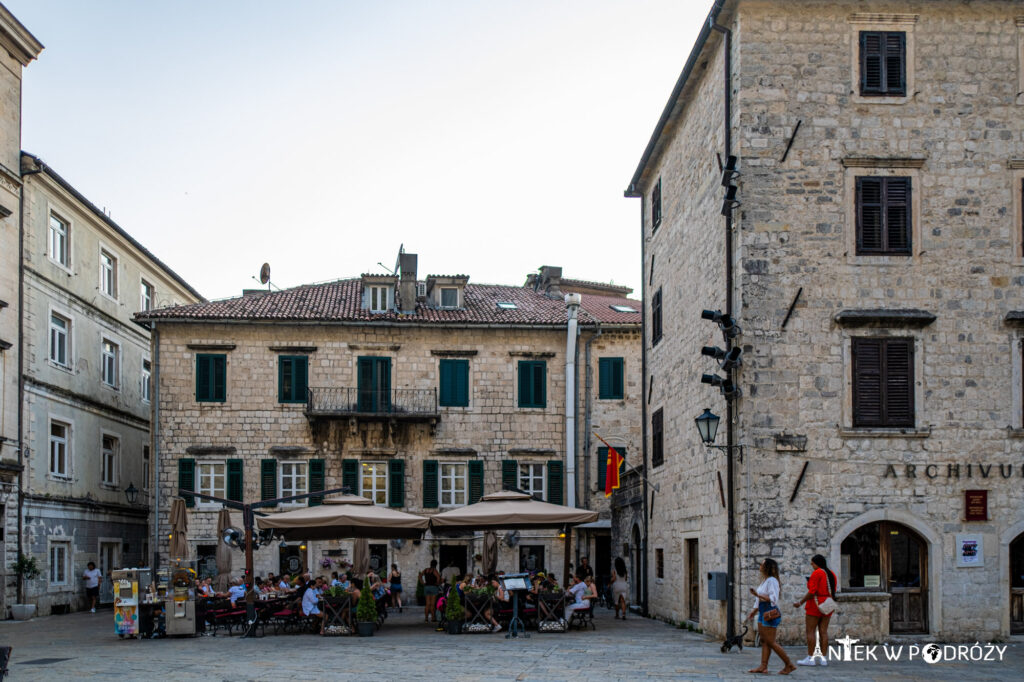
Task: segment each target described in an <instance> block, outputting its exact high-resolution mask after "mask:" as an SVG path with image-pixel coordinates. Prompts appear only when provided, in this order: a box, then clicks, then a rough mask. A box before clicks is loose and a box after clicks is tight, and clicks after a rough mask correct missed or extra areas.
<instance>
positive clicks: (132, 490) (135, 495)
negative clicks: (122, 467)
mask: <svg viewBox="0 0 1024 682" xmlns="http://www.w3.org/2000/svg"><path fill="white" fill-rule="evenodd" d="M124 496H125V497H127V498H128V504H135V501H136V500H138V499H139V491H138V489H137V488H136V487H135V484H134V483H129V484H128V487H127V488H125V489H124Z"/></svg>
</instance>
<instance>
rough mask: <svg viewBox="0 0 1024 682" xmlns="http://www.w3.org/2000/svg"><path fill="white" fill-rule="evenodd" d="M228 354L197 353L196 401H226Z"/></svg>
mask: <svg viewBox="0 0 1024 682" xmlns="http://www.w3.org/2000/svg"><path fill="white" fill-rule="evenodd" d="M227 358H228V356H227V355H223V354H219V355H211V354H207V353H201V354H197V355H196V402H204V403H209V402H221V403H222V402H224V400H225V399H226V397H227V361H228V359H227Z"/></svg>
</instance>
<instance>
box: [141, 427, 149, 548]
mask: <svg viewBox="0 0 1024 682" xmlns="http://www.w3.org/2000/svg"><path fill="white" fill-rule="evenodd" d="M142 489H143V490H149V446H148V445H143V446H142ZM143 556H145V555H143Z"/></svg>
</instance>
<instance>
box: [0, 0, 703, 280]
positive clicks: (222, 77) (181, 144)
mask: <svg viewBox="0 0 1024 682" xmlns="http://www.w3.org/2000/svg"><path fill="white" fill-rule="evenodd" d="M2 1H3V2H4V4H5V5H6V6H7V7H8V9H10V10H11V12H12V13H13V14H14V15H15V16H16V17H18V19H19V20H20V21H21V22H22V23H23V24H24V25H25V26H26V27H27V28H28V29H29V30H30V31H31V32H32V33H33V34H34V35H35V36H36V37H37V38H38V39H39V40H40V41H41V42H42V43H43V44H44V45H45V46H46V47H45V49H44V50H43V52H42V54H41V55H40V57H39V59H38V60H37V61H35V62H33V63H32V64H30V65H29V66H28V67H27V69H26V70H25V74H24V86H23V88H24V90H23V119H22V148H23V149H24V150H25V151H28V152H30V153H32V154H36V155H38V156H40V157H41V158H42V159H43V160H44V161H46V162H47V163H48V164H49V165H50V166H51V167H53V168H54V169H55V170H56V171H57V172H58V173H59V174H61V175H62V176H63V177H64V178H65V179H66V180H68V181H69V182H70V183H71V184H72V185H73V186H75V187H76V188H77V189H78V190H79V191H80V192H82V193H83V194H84V195H85V196H86V197H88V198H89V199H90V200H91V201H92V202H93V203H94V204H96V205H97V206H99V207H101V208H104V209H105V210H107V211H109V213H110V216H111V217H112V218H113V220H114V221H116V222H117V223H118V224H119V225H120V226H121V227H122V228H124V229H125V230H126V231H128V232H129V233H130V234H131V235H132V236H133V237H135V238H136V239H138V240H139V241H140V242H141V243H142V244H143V245H145V246H146V247H147V248H148V249H149V250H150V251H152V252H153V253H154V254H156V255H157V256H158V257H159V258H160V259H162V260H163V261H164V262H165V263H166V264H167V265H168V266H170V267H171V268H172V269H173V270H174V271H175V272H177V273H178V274H179V275H181V276H182V277H183V278H184V279H185V280H186V281H188V282H189V283H190V284H191V285H192V286H193V287H195V288H196V289H197V290H198V291H199V292H200V293H202V294H203V295H204V296H205V297H207V298H210V299H216V298H225V297H230V296H237V295H239V294H240V293H241V290H242V289H243V288H247V287H253V286H258V282H255V281H254V280H253V278H254V277H256V276H258V273H259V270H260V266H261V264H262V263H264V262H269V263H270V266H271V280H272V282H273V284H274V285H275V286H277V287H280V288H288V287H292V286H297V285H299V284H305V283H310V282H320V281H327V280H334V279H339V278H346V277H357V276H359V274H360V273H363V272H374V273H381V272H384V271H385V267H386V268H387V269H388V270H391V269H393V268H394V264H395V261H396V257H397V254H398V250H399V247H400V246H402V245H404V248H405V250H406V252H408V253H417V254H419V276H420V279H423V278H424V276H425V275H427V274H467V275H469V277H470V282H476V283H478V284H480V283H487V284H515V285H518V284H522V283H523V282H524V281H525V279H526V276H527V275H528V274H529V273H531V272H536V271H537V270H538V269H539V268H540V267H541V266H542V265H555V266H561V267H562V268H563V276H564V277H568V278H573V279H585V280H592V281H602V282H614V283H616V284H621V285H625V286H629V287H633V288H634V289H635V293H634V294H633V295H634V297H639V295H640V280H641V262H640V247H641V243H640V201H639V199H626V198H624V197H623V190H624V189H625V188H626V186H627V184H628V182H629V180H630V178H631V177H632V175H633V172H634V170H635V169H636V166H637V164H638V162H639V160H640V157H641V155H642V154H643V151H644V148H645V147H646V145H647V142H648V140H649V139H650V136H651V133H652V132H653V130H654V126H655V124H656V123H657V120H658V118H659V116H660V115H661V111H662V109H663V108H664V106H665V103H666V102H667V100H668V96H669V94H670V92H671V90H672V86H673V85H674V83H675V81H676V79H677V78H678V76H679V73H680V71H681V70H682V67H683V64H684V63H685V61H686V58H687V56H688V55H689V52H690V49H691V47H692V46H693V42H694V40H695V39H696V36H697V34H698V33H699V31H700V28H701V25H702V22H703V20H704V19H705V17H706V15H707V11H708V9H709V8H710V6H711V0H618V1H614V0H547V1H541V0H519V1H516V2H511V1H508V0H506V1H504V2H498V1H495V0H432V1H428V0H419V1H415V2H413V1H401V0H379V1H377V2H365V1H359V2H355V1H349V0H335V1H326V0H316V1H314V0H292V1H290V2H279V1H276V2H266V1H263V0H249V1H246V2H241V1H239V0H204V1H201V2H200V1H193V0H176V1H174V2H171V1H169V0H145V1H143V0H136V1H130V0H2ZM379 263H381V264H383V266H384V267H382V266H381V265H379Z"/></svg>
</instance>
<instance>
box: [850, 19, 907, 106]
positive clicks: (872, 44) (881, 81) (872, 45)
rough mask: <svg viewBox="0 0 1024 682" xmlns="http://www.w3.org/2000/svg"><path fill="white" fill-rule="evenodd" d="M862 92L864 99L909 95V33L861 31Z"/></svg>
mask: <svg viewBox="0 0 1024 682" xmlns="http://www.w3.org/2000/svg"><path fill="white" fill-rule="evenodd" d="M860 92H861V94H862V95H890V96H900V95H905V94H907V34H906V33H904V32H902V31H861V33H860Z"/></svg>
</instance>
